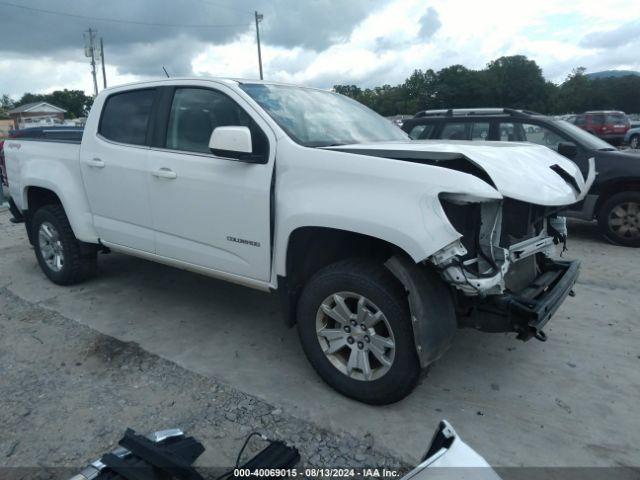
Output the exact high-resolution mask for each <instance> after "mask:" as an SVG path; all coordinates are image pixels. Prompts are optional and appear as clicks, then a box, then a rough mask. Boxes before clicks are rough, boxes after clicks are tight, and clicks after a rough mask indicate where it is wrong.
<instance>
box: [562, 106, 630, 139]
mask: <svg viewBox="0 0 640 480" xmlns="http://www.w3.org/2000/svg"><path fill="white" fill-rule="evenodd" d="M572 123H573V124H574V125H575V126H576V127H580V128H582V129H583V130H586V131H587V132H589V133H592V134H593V135H595V136H596V137H599V138H601V139H603V140H606V141H607V142H610V143H612V144H614V145H620V144H621V143H622V139H623V138H624V135H625V133H627V130H629V128H631V122H630V121H629V117H627V115H626V114H625V113H624V112H620V111H605V110H603V111H594V112H585V113H582V114H580V115H576V117H575V119H574V120H573V122H572Z"/></svg>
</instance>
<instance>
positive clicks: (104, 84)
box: [100, 37, 107, 88]
mask: <svg viewBox="0 0 640 480" xmlns="http://www.w3.org/2000/svg"><path fill="white" fill-rule="evenodd" d="M100 62H102V84H103V87H102V88H107V71H106V70H105V69H104V44H103V43H102V37H100Z"/></svg>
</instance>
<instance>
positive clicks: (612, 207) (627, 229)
mask: <svg viewBox="0 0 640 480" xmlns="http://www.w3.org/2000/svg"><path fill="white" fill-rule="evenodd" d="M598 226H599V227H600V231H601V232H602V234H603V235H604V237H605V238H606V239H607V240H609V241H610V242H611V243H615V244H616V245H624V246H626V247H640V192H621V193H618V194H616V195H613V196H612V197H611V198H609V199H608V200H607V201H605V202H604V204H603V205H602V207H601V208H600V212H599V213H598Z"/></svg>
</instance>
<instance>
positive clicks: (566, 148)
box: [558, 142, 578, 158]
mask: <svg viewBox="0 0 640 480" xmlns="http://www.w3.org/2000/svg"><path fill="white" fill-rule="evenodd" d="M558 153H559V154H560V155H563V156H565V157H567V158H574V157H575V156H576V155H577V154H578V147H576V144H575V143H572V142H560V143H559V144H558Z"/></svg>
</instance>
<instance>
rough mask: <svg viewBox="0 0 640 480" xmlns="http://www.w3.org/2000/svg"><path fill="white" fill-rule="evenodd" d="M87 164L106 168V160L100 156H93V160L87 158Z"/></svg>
mask: <svg viewBox="0 0 640 480" xmlns="http://www.w3.org/2000/svg"><path fill="white" fill-rule="evenodd" d="M86 164H87V165H89V166H90V167H95V168H104V162H103V161H102V160H100V159H99V158H92V159H91V160H87V161H86Z"/></svg>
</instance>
